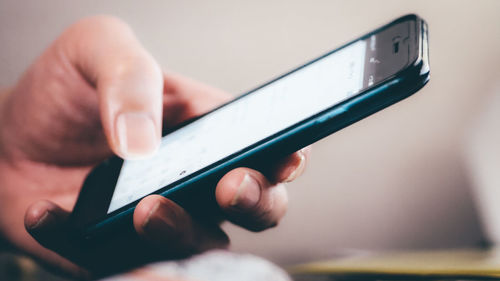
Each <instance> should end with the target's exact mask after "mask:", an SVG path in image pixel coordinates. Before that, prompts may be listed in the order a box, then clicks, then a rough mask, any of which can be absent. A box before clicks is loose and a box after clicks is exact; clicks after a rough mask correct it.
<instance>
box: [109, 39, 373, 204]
mask: <svg viewBox="0 0 500 281" xmlns="http://www.w3.org/2000/svg"><path fill="white" fill-rule="evenodd" d="M365 49H366V42H365V41H363V40H360V41H357V42H355V43H353V44H351V45H350V46H348V47H346V48H343V49H341V50H339V51H337V52H335V53H332V54H330V55H328V56H327V57H325V58H323V59H321V60H319V61H317V62H315V63H313V64H310V65H308V66H306V67H304V68H302V69H300V70H298V71H296V72H293V73H291V74H290V75H287V76H285V77H284V78H282V79H280V80H278V81H276V82H274V83H272V84H269V85H267V86H265V87H263V88H261V89H259V90H256V91H255V92H253V93H252V94H250V95H247V96H245V97H243V98H241V99H239V100H237V101H235V102H233V103H231V104H229V105H227V106H224V107H222V108H221V109H219V110H217V111H214V112H213V113H211V114H208V115H206V116H204V117H203V118H201V119H199V120H197V121H195V122H193V123H191V124H189V125H187V126H185V127H182V128H181V129H179V130H177V131H174V132H172V133H171V134H169V135H167V136H165V137H164V138H163V139H162V142H161V146H160V149H159V151H158V153H157V154H155V155H154V156H153V157H151V158H149V159H144V160H134V161H128V160H127V161H124V163H123V167H122V170H121V173H120V176H119V177H118V181H117V184H116V188H115V191H114V194H113V197H112V199H111V203H110V205H109V209H108V213H110V212H112V211H115V210H117V209H119V208H121V207H123V206H125V205H127V204H129V203H131V202H133V201H135V200H137V199H140V198H142V197H144V196H146V195H148V194H150V193H153V192H155V191H157V190H158V189H160V188H162V187H165V186H167V185H169V184H171V183H173V182H175V181H177V180H180V179H182V178H183V177H186V176H188V175H190V174H192V173H194V172H196V171H198V170H200V169H202V168H204V167H206V166H208V165H211V164H213V163H215V162H217V161H219V160H221V159H223V158H225V157H227V156H230V155H232V154H234V153H235V152H238V151H240V150H242V149H244V148H246V147H248V146H250V145H252V144H254V143H255V142H258V141H259V140H262V139H265V138H267V137H269V136H271V135H274V134H275V133H277V132H279V131H282V130H284V129H286V128H288V127H290V126H293V125H294V124H296V123H298V122H300V121H302V120H304V119H306V118H308V117H311V116H313V115H315V114H317V113H318V112H320V111H322V110H325V109H328V108H329V107H332V106H333V105H335V104H336V103H338V102H340V101H342V100H344V99H346V98H348V97H350V96H352V95H354V94H356V93H357V92H358V91H359V90H360V89H361V88H362V86H363V69H364V61H365Z"/></svg>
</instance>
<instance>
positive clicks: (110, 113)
mask: <svg viewBox="0 0 500 281" xmlns="http://www.w3.org/2000/svg"><path fill="white" fill-rule="evenodd" d="M110 33H111V34H113V36H112V38H109V36H108V34H110ZM117 45H118V46H117ZM109 49H112V50H113V52H112V53H113V55H114V56H109V54H110V51H109ZM61 50H64V51H63V52H62V53H61ZM130 57H134V58H136V60H134V61H131V60H130V59H129V58H130ZM111 66H115V67H116V68H113V67H111ZM110 67H111V68H110ZM145 74H147V75H145ZM162 89H163V91H162ZM162 99H163V103H161V100H162ZM228 99H229V95H227V94H226V93H224V92H222V91H220V90H217V89H214V88H211V87H208V86H206V85H203V84H201V83H198V82H195V81H192V80H190V79H188V78H185V77H182V76H179V75H175V74H171V73H166V74H162V73H161V71H160V70H159V68H158V66H157V64H156V62H154V61H153V60H152V58H151V57H150V55H148V54H147V53H146V52H145V50H144V49H143V48H142V47H141V46H140V44H139V43H138V42H137V41H136V39H135V37H134V35H133V34H132V33H131V31H130V29H129V27H127V26H126V25H125V24H124V23H122V22H120V21H119V20H117V19H114V18H109V17H95V18H90V19H85V20H83V21H81V22H79V23H77V24H75V25H73V26H72V27H70V28H69V29H68V30H67V31H65V32H64V34H63V35H62V36H61V37H60V38H59V39H57V40H56V41H55V42H54V44H53V45H52V46H51V47H50V48H49V49H48V50H47V51H46V52H45V53H44V54H42V56H41V57H40V58H39V59H38V60H37V61H36V62H35V63H34V64H33V65H32V66H31V67H30V69H29V70H28V71H27V73H26V74H25V75H24V76H23V77H22V78H21V80H20V81H19V83H18V84H17V86H16V87H15V88H13V89H11V90H9V91H8V92H6V93H5V94H2V95H1V96H0V123H1V126H0V130H1V134H0V137H1V139H0V140H1V141H0V152H1V155H2V156H1V158H0V187H1V189H0V192H1V196H0V208H1V210H2V212H0V226H1V227H0V230H1V233H2V236H4V237H6V238H7V239H8V240H9V241H10V242H11V243H13V244H14V245H16V246H17V247H19V248H20V249H22V250H24V251H26V252H28V253H30V254H31V255H33V256H35V257H36V258H37V259H39V260H40V261H42V262H43V263H46V264H48V265H49V266H51V267H57V268H58V269H60V270H63V271H66V272H70V273H72V274H77V275H81V274H88V273H91V274H106V273H110V272H113V271H114V270H118V269H120V268H125V267H128V266H137V265H139V264H140V263H144V262H147V261H150V260H153V259H156V258H173V257H179V256H182V255H184V254H188V253H192V252H196V251H201V250H205V249H207V248H212V247H220V246H225V245H226V243H227V237H226V236H225V234H224V233H223V232H222V231H221V230H220V229H219V228H218V224H217V223H218V220H219V218H213V217H208V218H207V221H203V222H199V221H197V220H195V219H193V218H192V217H191V215H190V214H188V213H187V212H185V210H184V209H183V208H181V207H180V206H178V205H177V204H175V203H173V202H172V201H171V200H168V199H166V198H164V197H160V196H157V195H154V196H150V197H146V198H145V199H143V200H142V201H141V203H140V205H139V206H138V207H137V209H136V212H135V220H134V222H135V224H136V229H137V230H138V232H137V233H136V232H133V233H131V234H130V235H128V236H127V235H119V236H117V237H115V238H114V239H112V240H111V241H109V242H107V243H105V244H103V245H99V246H98V247H94V248H92V249H90V248H86V247H81V246H80V245H78V244H74V243H72V242H71V241H69V240H68V236H67V233H68V217H69V214H70V211H71V210H72V209H73V206H74V203H75V201H76V198H77V195H78V192H79V190H80V188H81V186H82V183H83V181H84V178H85V177H86V176H87V174H88V173H89V171H90V170H91V169H92V167H93V166H95V165H96V164H97V163H99V162H101V161H103V160H104V159H106V158H108V157H110V156H111V155H112V154H113V152H114V153H116V154H119V155H127V154H130V153H138V152H140V151H142V152H148V151H149V150H151V149H148V148H147V146H148V143H146V144H145V146H146V147H144V143H143V146H140V147H137V146H136V147H134V143H133V141H134V140H130V142H129V143H128V148H127V149H128V151H125V150H124V149H123V142H120V140H119V139H117V137H118V136H117V135H116V134H115V132H116V131H117V127H116V126H117V123H118V121H117V120H116V119H117V118H118V117H117V116H118V115H119V114H120V113H123V112H132V113H135V116H137V114H136V113H137V112H145V113H149V114H150V115H151V116H152V119H154V120H155V126H158V127H155V128H154V129H153V130H154V131H158V136H157V138H158V140H155V139H152V140H150V142H151V143H155V142H156V143H158V142H159V139H160V133H159V132H160V131H161V127H160V125H161V121H162V117H163V123H164V125H165V128H166V129H168V128H170V127H172V126H174V125H175V124H177V123H179V122H181V121H183V120H186V119H189V118H192V117H195V116H197V115H200V114H202V113H205V112H206V111H208V110H210V109H212V108H214V107H216V106H218V105H220V104H221V103H223V102H226V101H227V100H228ZM162 111H163V116H161V115H162ZM133 116H134V115H133ZM138 119H140V118H138ZM146 127H147V126H146ZM127 129H130V130H133V129H137V128H127ZM138 129H144V128H138ZM144 134H145V133H144ZM125 135H126V134H125ZM131 137H134V135H132V136H131ZM153 150H154V148H153ZM304 157H307V155H305V154H292V155H291V156H290V157H289V158H287V159H284V160H283V161H282V162H280V163H275V164H276V165H274V170H269V171H266V174H267V175H269V177H273V178H274V179H272V180H267V179H266V177H264V176H263V175H262V174H260V173H259V172H257V171H255V170H252V169H238V170H235V171H232V172H230V173H228V174H227V175H226V177H225V178H224V179H223V180H222V181H220V182H219V186H218V188H217V191H218V194H219V196H218V197H217V198H218V199H219V201H220V204H221V205H222V207H223V208H224V209H225V210H226V211H227V212H226V214H230V216H231V218H232V219H233V221H234V222H236V223H240V224H241V225H244V226H247V227H250V228H252V229H263V228H266V227H268V226H270V225H273V224H275V223H276V221H277V220H278V219H279V218H280V217H281V216H282V214H283V212H284V209H285V205H286V193H285V191H284V189H283V187H282V186H274V185H275V184H276V182H278V181H281V180H283V179H285V178H287V177H289V176H290V174H291V171H290V170H293V168H294V167H298V166H299V163H302V164H300V165H303V164H304V162H303V161H302V162H301V161H300V160H301V159H302V160H303V158H304ZM246 174H251V175H252V176H254V178H255V179H256V180H257V181H258V182H260V186H259V187H260V189H259V190H258V191H259V192H260V193H259V194H258V195H257V196H256V195H255V194H254V195H252V196H249V195H248V194H246V193H245V192H244V191H238V187H239V184H240V183H241V182H242V181H243V179H244V178H245V175H246ZM246 183H248V180H247V181H246ZM247 188H249V189H252V188H255V185H247ZM247 191H248V190H247ZM271 191H272V192H271ZM235 194H239V197H240V199H241V198H244V197H245V196H247V197H250V198H251V199H255V198H256V197H258V198H259V199H261V198H262V200H261V201H259V202H260V203H259V204H261V205H260V206H256V207H255V208H250V209H245V207H244V206H240V205H238V202H239V203H241V202H242V201H241V200H240V201H233V199H234V195H235ZM270 196H274V197H273V200H274V201H276V202H281V205H279V204H278V205H277V206H276V207H274V208H272V209H264V207H266V206H265V205H266V204H265V202H266V198H267V200H269V197H270ZM238 206H240V207H238ZM264 210H265V211H269V213H267V215H265V216H262V215H261V213H262V212H263V211H264ZM23 218H24V222H25V224H26V228H27V229H28V231H29V232H30V233H31V234H32V235H33V237H35V239H36V241H35V240H34V239H33V238H32V237H31V236H30V235H29V234H28V233H27V232H26V229H25V226H24V225H23ZM209 219H210V220H212V221H209Z"/></svg>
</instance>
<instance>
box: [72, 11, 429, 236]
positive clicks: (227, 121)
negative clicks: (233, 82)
mask: <svg viewBox="0 0 500 281" xmlns="http://www.w3.org/2000/svg"><path fill="white" fill-rule="evenodd" d="M427 46H428V44H427V25H426V23H425V22H424V21H423V20H422V19H421V18H419V17H418V16H417V15H406V16H403V17H401V18H398V19H396V20H394V21H392V22H391V23H389V24H387V25H385V26H382V27H380V28H378V29H376V30H374V31H372V32H370V33H368V34H366V35H364V36H362V37H360V38H358V39H356V40H353V41H351V42H349V43H347V44H345V45H343V46H341V47H340V48H337V49H335V50H333V51H330V52H328V53H326V54H324V55H322V56H320V57H318V58H316V59H314V60H312V61H310V62H308V63H306V64H304V65H302V66H300V67H298V68H296V69H294V70H292V71H290V72H288V73H286V74H284V75H281V76H279V77H278V78H276V79H273V80H271V81H270V82H268V83H266V84H264V85H262V86H259V87H257V88H255V89H253V90H251V91H249V92H248V93H246V94H244V95H242V96H240V97H238V98H236V99H234V100H233V101H231V102H228V103H226V104H224V105H222V106H220V107H218V108H216V109H214V110H213V111H211V112H209V113H206V114H204V115H203V116H200V117H198V118H196V119H194V120H190V121H188V122H186V123H184V124H182V125H180V126H178V127H177V128H175V129H174V130H172V131H170V132H166V134H165V135H164V137H163V138H162V141H161V145H160V149H159V151H158V152H157V154H155V155H154V156H152V157H151V158H149V159H144V160H134V161H131V160H123V159H120V158H119V157H112V158H110V159H108V160H106V161H104V162H103V163H102V164H100V165H98V166H97V167H96V168H95V169H93V170H92V171H91V172H90V174H89V175H88V177H87V178H86V180H85V182H84V184H83V187H82V189H81V192H80V195H79V198H78V200H77V203H76V205H75V207H74V210H73V212H72V215H71V217H70V224H71V229H72V232H73V234H74V235H75V237H78V239H83V240H85V241H92V240H95V239H109V237H113V235H115V234H116V233H119V232H124V231H133V224H132V214H133V211H134V208H135V206H136V204H137V203H138V202H139V201H140V200H141V199H142V198H143V197H145V196H147V195H150V194H160V195H162V196H165V197H167V198H170V199H172V200H174V201H175V202H177V203H178V204H180V205H181V206H183V207H184V208H186V209H187V210H188V211H190V212H192V213H193V214H199V215H203V214H205V213H206V212H208V210H216V209H217V204H216V202H215V186H216V184H217V182H218V180H219V179H220V178H221V177H222V176H223V175H224V174H226V173H227V172H229V171H230V170H232V169H234V168H236V167H251V168H255V169H260V170H265V167H266V165H267V163H269V162H272V160H274V159H280V158H282V157H285V156H286V155H289V154H290V153H293V152H294V151H297V150H299V149H301V148H303V147H305V146H307V145H309V144H311V143H314V142H315V141H317V140H319V139H321V138H324V137H326V136H328V135H330V134H332V133H333V132H335V131H338V130H340V129H342V128H344V127H346V126H348V125H350V124H352V123H354V122H356V121H358V120H360V119H362V118H364V117H366V116H368V115H370V114H372V113H374V112H377V111H379V110H381V109H383V108H385V107H387V106H389V105H391V104H394V103H396V102H397V101H400V100H402V99H404V98H406V97H408V96H410V95H411V94H413V93H415V92H416V91H417V90H419V89H420V88H421V87H423V86H424V85H425V84H426V82H427V81H428V80H429V61H428V47H427ZM106 237H108V238H106Z"/></svg>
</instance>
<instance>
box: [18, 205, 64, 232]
mask: <svg viewBox="0 0 500 281" xmlns="http://www.w3.org/2000/svg"><path fill="white" fill-rule="evenodd" d="M68 215H69V212H67V211H64V210H63V209H61V208H60V207H59V206H57V205H56V204H54V203H52V202H50V201H47V200H42V201H38V202H36V203H33V204H32V205H31V206H30V207H28V209H27V210H26V213H25V215H24V225H25V228H26V230H28V231H29V232H30V233H33V232H37V231H39V230H40V229H49V228H53V227H56V226H59V225H60V223H61V222H63V221H64V220H65V219H66V218H67V216H68Z"/></svg>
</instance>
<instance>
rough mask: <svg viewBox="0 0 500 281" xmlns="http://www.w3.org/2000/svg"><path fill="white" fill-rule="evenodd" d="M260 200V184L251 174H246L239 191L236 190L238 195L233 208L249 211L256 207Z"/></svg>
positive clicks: (235, 197) (232, 202)
mask: <svg viewBox="0 0 500 281" xmlns="http://www.w3.org/2000/svg"><path fill="white" fill-rule="evenodd" d="M259 199H260V185H259V183H258V182H257V181H256V180H255V179H254V178H253V177H252V176H250V175H249V174H245V176H244V177H243V180H242V181H241V183H240V185H239V186H238V189H237V190H236V195H235V196H234V198H233V200H232V201H231V206H233V207H236V208H238V209H243V210H248V209H251V208H253V207H255V205H257V203H258V202H259Z"/></svg>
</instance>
